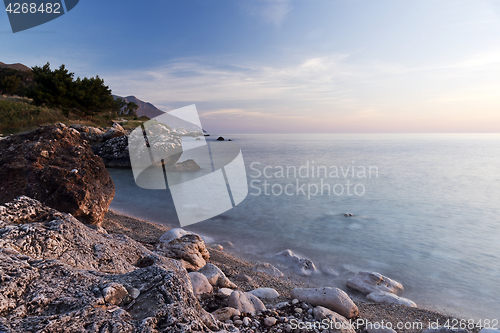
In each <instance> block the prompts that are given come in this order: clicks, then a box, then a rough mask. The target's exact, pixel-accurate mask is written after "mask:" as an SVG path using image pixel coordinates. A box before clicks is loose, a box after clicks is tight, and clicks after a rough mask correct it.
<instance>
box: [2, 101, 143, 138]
mask: <svg viewBox="0 0 500 333" xmlns="http://www.w3.org/2000/svg"><path fill="white" fill-rule="evenodd" d="M118 117H119V118H121V119H123V120H125V121H123V122H121V121H119V123H120V124H121V125H122V126H123V127H124V128H125V129H134V128H136V127H137V126H140V125H141V124H142V123H143V122H144V121H145V120H144V119H141V120H134V119H133V117H132V116H129V115H119V116H118ZM54 123H64V124H66V125H71V124H82V125H90V126H99V127H108V126H111V125H112V124H113V119H112V115H110V114H106V113H103V114H98V115H95V116H93V117H92V118H89V117H86V116H85V115H84V114H82V113H81V112H78V111H76V110H72V111H71V112H69V114H68V113H66V114H65V113H64V112H63V111H62V110H59V109H56V108H48V107H45V106H36V105H33V104H32V101H31V100H30V99H29V98H25V97H18V96H3V95H0V134H3V135H6V134H16V133H23V132H28V131H31V130H33V129H36V128H37V127H38V126H40V125H48V124H54Z"/></svg>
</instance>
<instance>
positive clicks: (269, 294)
mask: <svg viewBox="0 0 500 333" xmlns="http://www.w3.org/2000/svg"><path fill="white" fill-rule="evenodd" d="M249 293H250V294H252V295H255V296H257V297H258V298H276V297H279V296H280V294H279V293H278V292H277V291H276V290H275V289H273V288H257V289H254V290H252V291H249Z"/></svg>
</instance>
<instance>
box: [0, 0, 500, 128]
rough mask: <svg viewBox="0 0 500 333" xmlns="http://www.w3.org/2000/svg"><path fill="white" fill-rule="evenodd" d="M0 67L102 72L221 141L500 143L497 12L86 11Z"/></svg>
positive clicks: (207, 6) (16, 41) (11, 42)
mask: <svg viewBox="0 0 500 333" xmlns="http://www.w3.org/2000/svg"><path fill="white" fill-rule="evenodd" d="M0 61H2V62H4V63H17V62H20V63H23V64H25V65H27V66H30V67H31V66H42V65H44V64H45V63H46V62H50V64H51V66H52V68H57V67H59V66H60V65H61V64H65V65H66V67H67V68H68V69H69V70H70V71H71V72H74V73H75V76H79V77H84V76H86V77H92V76H96V75H99V76H100V77H101V78H103V79H104V81H105V84H106V85H108V86H109V87H110V88H111V89H112V91H113V93H114V94H116V95H120V96H128V95H134V96H136V97H137V98H139V99H141V100H144V101H147V102H151V103H153V104H154V105H156V106H157V107H158V108H160V109H161V110H163V111H171V110H174V109H176V108H179V107H183V106H186V105H190V104H193V103H194V104H196V106H197V109H198V112H199V113H200V116H201V120H202V125H203V126H204V127H205V128H206V129H207V130H208V131H209V132H210V131H212V132H216V133H393V132H397V133H421V132H422V133H424V132H435V133H448V132H456V133H461V132H469V133H470V132H484V133H487V132H496V133H497V132H499V129H500V92H499V90H500V89H499V88H500V1H483V0H473V1H463V0H453V1H448V0H440V1H435V0H432V1H429V0H409V1H401V0H398V1H387V0H377V1H373V0H363V1H361V0H349V1H348V0H344V1H336V0H182V1H179V0H175V1H173V0H148V1H128V0H121V1H115V0H105V1H102V0H101V1H97V0H82V1H80V2H79V4H78V5H77V6H76V7H75V8H74V9H73V10H72V11H70V12H68V13H67V14H65V15H63V16H61V17H59V18H57V19H55V20H53V21H51V22H48V23H46V24H43V25H41V26H38V27H35V28H32V29H29V30H26V31H23V32H18V33H15V34H14V33H12V30H11V28H10V25H9V21H8V18H7V13H5V12H3V13H0Z"/></svg>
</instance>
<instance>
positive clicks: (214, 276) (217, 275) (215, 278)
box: [198, 263, 237, 289]
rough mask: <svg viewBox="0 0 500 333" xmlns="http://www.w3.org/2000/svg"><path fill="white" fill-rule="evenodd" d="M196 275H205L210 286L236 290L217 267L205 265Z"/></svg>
mask: <svg viewBox="0 0 500 333" xmlns="http://www.w3.org/2000/svg"><path fill="white" fill-rule="evenodd" d="M198 273H201V274H203V275H205V276H206V277H207V279H208V282H210V284H211V285H212V286H218V287H223V288H232V289H236V288H237V286H236V285H235V284H234V283H232V282H231V281H230V280H229V279H228V278H227V277H226V275H225V274H224V272H222V271H221V270H220V269H219V267H217V266H215V265H213V264H210V263H208V264H206V265H205V266H203V267H202V268H201V269H200V270H198Z"/></svg>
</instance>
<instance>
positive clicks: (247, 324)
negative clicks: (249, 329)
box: [242, 317, 252, 326]
mask: <svg viewBox="0 0 500 333" xmlns="http://www.w3.org/2000/svg"><path fill="white" fill-rule="evenodd" d="M242 322H243V325H245V326H250V324H251V323H252V321H251V320H250V318H248V317H245V318H243V321H242Z"/></svg>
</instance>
